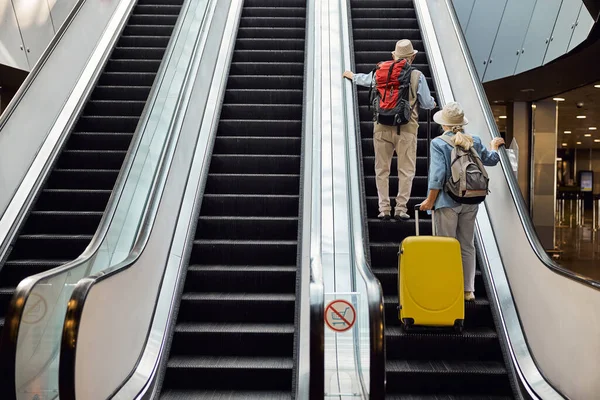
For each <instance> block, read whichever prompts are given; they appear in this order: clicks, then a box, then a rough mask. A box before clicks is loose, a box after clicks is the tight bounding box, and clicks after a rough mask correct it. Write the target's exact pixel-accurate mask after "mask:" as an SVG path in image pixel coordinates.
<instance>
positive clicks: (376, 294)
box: [340, 0, 386, 399]
mask: <svg viewBox="0 0 600 400" xmlns="http://www.w3.org/2000/svg"><path fill="white" fill-rule="evenodd" d="M341 1H342V7H341V10H342V20H343V22H344V23H343V25H344V26H342V27H341V29H340V34H341V35H342V43H344V46H343V52H344V55H343V57H344V61H343V62H344V66H345V67H347V69H350V70H352V71H354V66H355V61H354V44H353V43H354V41H353V34H352V32H353V31H352V18H351V4H350V2H349V1H348V0H341ZM340 79H341V77H340ZM343 106H344V112H345V115H346V121H349V122H348V123H347V124H346V137H347V138H348V140H346V141H345V146H346V152H347V155H348V157H347V160H348V165H347V166H346V174H347V180H348V182H349V184H348V192H349V193H348V198H349V201H348V210H349V213H350V218H349V220H350V227H351V232H352V234H351V235H350V245H351V252H352V254H353V262H354V268H355V270H356V271H358V273H359V274H360V276H361V277H362V279H363V280H364V283H365V286H366V290H367V301H368V312H369V364H370V365H369V380H370V381H369V391H368V393H369V398H371V399H382V398H384V397H385V387H386V373H385V363H386V355H385V335H384V329H385V318H384V304H383V289H382V287H381V283H380V282H379V280H378V279H377V277H376V276H375V274H374V273H373V270H372V268H371V265H370V263H369V261H368V253H367V246H366V241H367V236H366V235H365V234H364V233H363V232H364V231H366V226H365V224H366V218H364V216H366V215H367V212H366V211H367V208H366V203H365V196H364V193H365V191H364V180H363V179H362V174H361V172H360V171H361V170H362V168H359V166H360V165H362V162H361V160H362V158H361V155H362V144H361V137H360V135H358V134H357V132H360V119H359V115H360V113H359V104H358V93H357V90H356V87H355V86H354V85H353V84H352V83H351V82H348V81H346V80H345V82H344V99H343ZM354 146H355V147H356V148H355V149H352V147H354ZM353 150H354V151H353ZM354 340H355V342H356V341H357V337H356V336H355V337H354ZM359 348H360V347H359V346H358V344H355V350H357V349H359ZM358 360H360V358H358ZM359 376H361V377H362V374H360V373H359Z"/></svg>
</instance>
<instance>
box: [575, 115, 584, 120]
mask: <svg viewBox="0 0 600 400" xmlns="http://www.w3.org/2000/svg"><path fill="white" fill-rule="evenodd" d="M577 118H578V119H586V116H585V115H578V116H577Z"/></svg>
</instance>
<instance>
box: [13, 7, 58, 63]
mask: <svg viewBox="0 0 600 400" xmlns="http://www.w3.org/2000/svg"><path fill="white" fill-rule="evenodd" d="M13 5H14V7H15V14H16V16H17V21H18V23H19V28H20V29H21V37H22V38H23V44H24V45H25V53H26V55H27V61H28V62H29V67H30V68H33V66H34V65H35V63H36V62H37V60H38V59H39V58H40V56H41V55H42V53H43V52H44V49H46V46H48V43H50V40H52V38H53V37H54V28H53V26H52V21H51V20H50V10H49V9H48V3H47V2H46V1H43V0H38V1H35V2H33V1H30V0H13Z"/></svg>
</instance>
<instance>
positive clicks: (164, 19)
mask: <svg viewBox="0 0 600 400" xmlns="http://www.w3.org/2000/svg"><path fill="white" fill-rule="evenodd" d="M176 22H177V15H152V14H133V15H132V16H131V17H130V18H129V24H130V25H160V26H164V25H175V23H176Z"/></svg>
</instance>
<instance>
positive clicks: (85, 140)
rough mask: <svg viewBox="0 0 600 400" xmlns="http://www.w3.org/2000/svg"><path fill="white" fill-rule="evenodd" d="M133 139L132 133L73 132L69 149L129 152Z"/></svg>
mask: <svg viewBox="0 0 600 400" xmlns="http://www.w3.org/2000/svg"><path fill="white" fill-rule="evenodd" d="M134 129H135V128H134ZM132 137H133V133H132V132H73V133H72V134H71V137H70V139H69V143H68V145H67V149H69V150H115V151H127V149H128V148H129V145H130V144H131V138H132Z"/></svg>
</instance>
